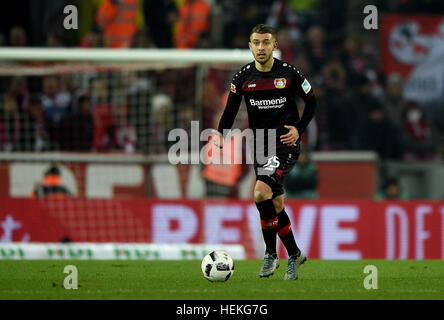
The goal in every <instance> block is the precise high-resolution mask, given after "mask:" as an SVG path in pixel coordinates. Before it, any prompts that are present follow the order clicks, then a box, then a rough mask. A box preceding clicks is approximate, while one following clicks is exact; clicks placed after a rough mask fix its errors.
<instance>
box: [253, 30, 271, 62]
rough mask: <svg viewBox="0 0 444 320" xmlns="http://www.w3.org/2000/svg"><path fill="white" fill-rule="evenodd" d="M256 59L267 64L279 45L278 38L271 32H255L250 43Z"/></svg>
mask: <svg viewBox="0 0 444 320" xmlns="http://www.w3.org/2000/svg"><path fill="white" fill-rule="evenodd" d="M248 45H249V47H250V50H251V52H252V53H253V56H254V59H255V60H256V61H257V62H259V63H260V64H266V63H267V62H268V61H269V60H270V59H271V57H272V55H273V51H274V49H276V47H277V43H276V40H275V39H274V38H273V36H272V35H271V33H264V34H261V33H253V34H252V35H251V37H250V42H249V43H248Z"/></svg>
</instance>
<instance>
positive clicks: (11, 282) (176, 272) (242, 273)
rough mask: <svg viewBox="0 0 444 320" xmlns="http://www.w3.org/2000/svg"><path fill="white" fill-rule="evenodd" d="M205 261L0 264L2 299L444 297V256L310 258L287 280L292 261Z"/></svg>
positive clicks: (0, 262)
mask: <svg viewBox="0 0 444 320" xmlns="http://www.w3.org/2000/svg"><path fill="white" fill-rule="evenodd" d="M200 263H201V262H200V261H197V260H191V261H80V260H76V261H47V260H44V261H12V260H8V261H6V260H4V261H0V299H2V300H4V299H7V300H13V299H99V300H103V299H117V300H121V299H148V300H152V299H155V300H195V299H197V300H272V299H279V300H294V299H301V300H307V299H321V300H323V299H340V300H343V299H396V300H398V299H427V300H429V299H440V300H442V299H444V261H442V260H423V261H414V260H404V261H399V260H395V261H386V260H361V261H327V260H308V261H307V262H306V263H305V264H304V265H302V267H301V269H300V272H299V279H298V280H297V281H284V280H283V277H284V274H285V270H286V264H287V263H286V261H285V260H281V267H280V268H279V269H278V270H277V271H276V273H275V274H274V275H273V276H272V277H270V278H264V279H260V278H259V277H258V272H259V269H260V267H261V264H262V261H260V260H246V261H236V262H235V272H234V274H233V276H232V278H231V279H229V280H228V281H227V282H222V283H213V282H209V281H208V280H206V279H205V278H204V277H203V275H202V272H201V270H200ZM66 265H75V266H76V267H77V270H78V289H77V290H66V289H65V288H64V286H63V283H64V279H65V277H66V276H67V274H65V273H63V270H64V267H65V266H66ZM366 265H374V266H376V267H377V270H378V289H376V290H374V289H373V290H367V289H365V288H364V279H365V277H366V276H368V274H365V273H364V267H365V266H366Z"/></svg>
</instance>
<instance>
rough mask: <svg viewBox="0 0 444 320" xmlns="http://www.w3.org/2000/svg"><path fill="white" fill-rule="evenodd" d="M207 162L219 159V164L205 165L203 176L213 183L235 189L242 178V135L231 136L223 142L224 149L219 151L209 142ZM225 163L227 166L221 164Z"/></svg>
mask: <svg viewBox="0 0 444 320" xmlns="http://www.w3.org/2000/svg"><path fill="white" fill-rule="evenodd" d="M209 144H210V146H209V148H210V149H209V152H208V157H207V161H210V160H211V159H213V160H215V159H220V161H219V163H221V164H215V163H211V162H210V163H209V164H207V165H205V168H204V170H203V176H204V177H205V178H206V179H207V180H210V181H212V182H213V183H216V184H220V185H224V186H229V187H235V186H236V184H237V182H238V181H239V178H240V177H241V176H242V166H243V165H242V135H233V136H232V137H231V139H227V140H226V141H224V147H223V148H222V149H219V148H218V147H216V146H215V145H214V144H213V143H212V142H211V141H210V142H209ZM223 163H227V164H223Z"/></svg>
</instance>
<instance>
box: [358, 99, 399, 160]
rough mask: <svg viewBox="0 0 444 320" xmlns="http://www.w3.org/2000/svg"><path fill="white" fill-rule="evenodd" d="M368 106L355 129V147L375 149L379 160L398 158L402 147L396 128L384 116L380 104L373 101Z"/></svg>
mask: <svg viewBox="0 0 444 320" xmlns="http://www.w3.org/2000/svg"><path fill="white" fill-rule="evenodd" d="M369 108H370V109H369V111H368V113H367V119H366V120H365V121H363V122H362V124H361V125H360V126H359V128H358V130H357V145H356V148H357V149H358V150H372V151H375V152H376V153H377V154H378V155H379V157H380V159H381V160H387V159H399V158H400V156H401V152H402V149H401V138H400V134H399V132H398V130H397V128H396V127H395V126H394V125H393V124H392V123H391V122H390V121H388V119H387V118H386V116H385V113H384V109H383V107H382V105H380V104H379V103H377V102H375V104H374V105H372V106H369Z"/></svg>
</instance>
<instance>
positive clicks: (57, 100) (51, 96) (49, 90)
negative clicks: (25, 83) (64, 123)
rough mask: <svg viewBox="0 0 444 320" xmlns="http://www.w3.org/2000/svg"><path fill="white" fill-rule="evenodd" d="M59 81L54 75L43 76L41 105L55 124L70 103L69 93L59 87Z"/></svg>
mask: <svg viewBox="0 0 444 320" xmlns="http://www.w3.org/2000/svg"><path fill="white" fill-rule="evenodd" d="M60 83H61V82H60V79H59V78H57V77H56V76H47V77H45V78H43V94H42V96H41V100H42V106H43V110H44V111H45V112H46V113H47V114H48V116H49V119H50V120H51V122H52V123H53V124H57V123H58V122H59V121H60V120H61V119H62V117H63V115H64V113H65V111H66V110H67V108H68V106H69V105H70V103H71V94H70V93H69V92H68V91H67V90H65V89H64V88H61V87H60Z"/></svg>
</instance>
